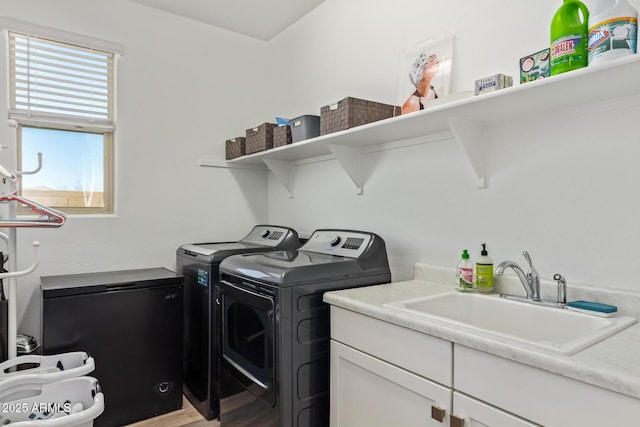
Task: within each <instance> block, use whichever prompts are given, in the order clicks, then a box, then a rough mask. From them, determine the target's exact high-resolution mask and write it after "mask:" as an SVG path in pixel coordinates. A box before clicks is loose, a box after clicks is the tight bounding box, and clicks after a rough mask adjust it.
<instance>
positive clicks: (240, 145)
mask: <svg viewBox="0 0 640 427" xmlns="http://www.w3.org/2000/svg"><path fill="white" fill-rule="evenodd" d="M225 144H226V148H227V160H231V159H235V158H236V157H240V156H244V155H245V154H246V138H245V137H244V136H239V137H237V138H233V139H228V140H227V141H225Z"/></svg>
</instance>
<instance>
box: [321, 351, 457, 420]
mask: <svg viewBox="0 0 640 427" xmlns="http://www.w3.org/2000/svg"><path fill="white" fill-rule="evenodd" d="M330 407H331V426H333V427H389V426H402V427H414V426H415V427H419V426H420V427H441V426H447V425H449V424H448V423H449V418H448V416H449V414H450V412H451V389H449V388H448V387H443V386H441V385H439V384H436V383H434V382H433V381H429V380H427V379H425V378H422V377H419V376H418V375H416V374H413V373H411V372H408V371H406V370H404V369H400V368H398V367H397V366H394V365H391V364H390V363H387V362H384V361H382V360H380V359H378V358H375V357H373V356H369V355H368V354H365V353H363V352H361V351H358V350H355V349H353V348H351V347H347V346H346V345H344V344H340V343H339V342H337V341H331V404H330Z"/></svg>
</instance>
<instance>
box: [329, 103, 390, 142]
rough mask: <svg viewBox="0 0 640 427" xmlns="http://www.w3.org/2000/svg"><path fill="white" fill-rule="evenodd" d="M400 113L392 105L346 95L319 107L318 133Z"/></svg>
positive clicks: (342, 128)
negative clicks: (331, 103) (332, 102)
mask: <svg viewBox="0 0 640 427" xmlns="http://www.w3.org/2000/svg"><path fill="white" fill-rule="evenodd" d="M394 110H395V112H396V115H398V114H400V109H399V108H398V107H395V106H393V105H388V104H381V103H379V102H374V101H367V100H365V99H358V98H351V97H347V98H344V99H342V100H340V101H338V103H337V104H333V105H326V106H324V107H322V108H321V109H320V135H326V134H328V133H333V132H338V131H341V130H345V129H349V128H352V127H356V126H360V125H364V124H367V123H371V122H376V121H378V120H383V119H388V118H389V117H393V116H394Z"/></svg>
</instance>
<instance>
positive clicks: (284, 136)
mask: <svg viewBox="0 0 640 427" xmlns="http://www.w3.org/2000/svg"><path fill="white" fill-rule="evenodd" d="M291 141H292V140H291V128H290V127H289V125H285V126H278V127H276V128H274V129H273V146H274V147H282V146H283V145H287V144H291Z"/></svg>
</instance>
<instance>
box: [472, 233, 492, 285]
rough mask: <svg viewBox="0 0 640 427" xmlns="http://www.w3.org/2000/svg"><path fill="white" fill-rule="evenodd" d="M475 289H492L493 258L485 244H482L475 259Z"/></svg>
mask: <svg viewBox="0 0 640 427" xmlns="http://www.w3.org/2000/svg"><path fill="white" fill-rule="evenodd" d="M476 291H478V292H491V291H493V260H492V259H491V258H490V257H489V253H488V252H487V244H486V243H483V244H482V251H481V252H480V257H479V258H478V259H477V260H476Z"/></svg>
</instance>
